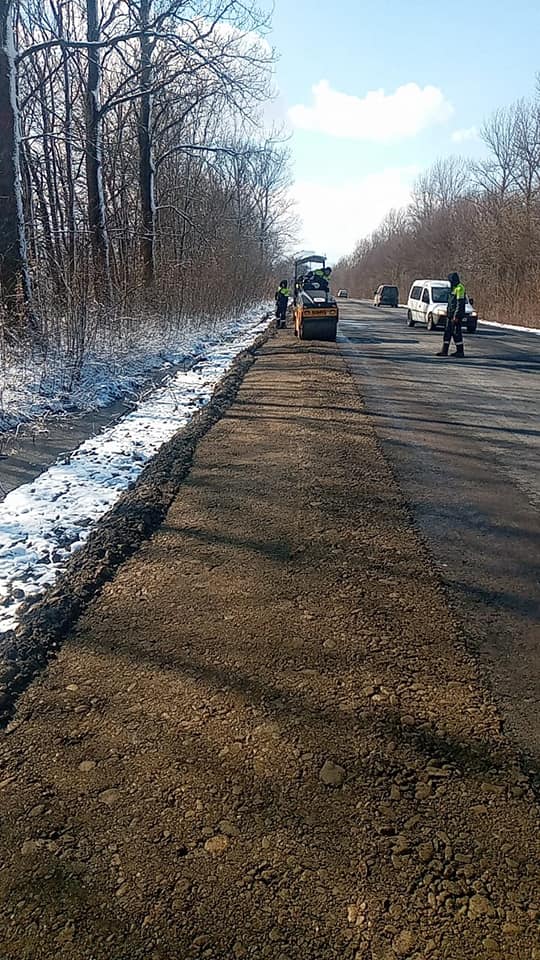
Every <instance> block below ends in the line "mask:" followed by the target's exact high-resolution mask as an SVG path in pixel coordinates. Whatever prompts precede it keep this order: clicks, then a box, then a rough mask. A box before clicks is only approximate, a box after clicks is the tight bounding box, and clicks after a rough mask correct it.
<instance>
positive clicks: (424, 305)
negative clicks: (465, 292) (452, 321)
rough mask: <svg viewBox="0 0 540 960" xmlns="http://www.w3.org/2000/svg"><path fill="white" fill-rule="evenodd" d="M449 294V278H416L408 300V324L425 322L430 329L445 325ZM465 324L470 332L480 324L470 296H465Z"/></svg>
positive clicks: (411, 325)
mask: <svg viewBox="0 0 540 960" xmlns="http://www.w3.org/2000/svg"><path fill="white" fill-rule="evenodd" d="M449 296H450V283H449V282H448V280H415V281H414V283H413V285H412V287H411V291H410V293H409V299H408V301H407V324H408V326H409V327H414V325H415V323H425V325H426V327H427V328H428V330H436V329H437V327H444V325H445V323H446V312H447V304H448V298H449ZM463 326H464V327H465V329H466V330H467V331H468V333H474V332H475V330H476V328H477V326H478V314H477V313H476V311H475V310H473V305H472V303H471V302H470V300H469V298H468V297H466V298H465V318H464V320H463Z"/></svg>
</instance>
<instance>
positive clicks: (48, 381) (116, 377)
mask: <svg viewBox="0 0 540 960" xmlns="http://www.w3.org/2000/svg"><path fill="white" fill-rule="evenodd" d="M225 329H226V330H227V329H229V326H228V325H226V326H225ZM221 330H222V326H221V324H220V325H219V326H218V325H217V324H215V323H210V322H209V321H205V320H200V321H195V320H188V321H185V322H184V323H183V324H182V326H181V328H180V329H178V328H175V327H173V326H172V325H161V326H160V324H159V323H156V322H154V321H150V322H149V324H148V327H147V328H146V329H145V335H144V337H143V338H141V337H140V335H139V333H138V330H137V331H136V332H134V333H133V335H130V334H129V332H128V331H124V333H123V335H122V336H119V337H117V338H115V337H112V338H111V337H104V338H103V341H102V342H100V341H97V342H96V343H95V344H94V345H93V347H92V348H89V349H88V350H87V351H86V353H85V357H84V361H83V363H82V366H81V368H80V370H79V369H77V367H76V364H75V362H74V361H70V359H69V355H68V353H67V352H66V350H65V348H63V347H60V348H57V349H56V350H53V349H49V351H48V352H47V355H46V357H43V356H42V355H41V354H40V353H39V352H38V353H36V355H34V356H32V355H24V356H23V357H21V358H20V359H19V360H17V359H11V360H10V361H4V364H3V366H2V369H1V370H0V433H2V432H3V431H6V430H13V429H14V428H15V427H17V426H18V425H19V424H22V423H28V422H30V421H32V420H37V419H39V418H49V417H59V416H62V415H64V414H66V413H72V412H74V411H78V412H81V413H88V412H90V411H92V410H99V409H101V408H103V407H108V406H109V405H110V404H111V403H114V402H115V401H117V400H120V399H123V398H125V397H127V398H131V397H133V396H134V395H135V394H136V392H137V391H138V389H140V387H142V386H143V385H145V383H147V381H148V378H149V377H150V376H151V375H152V373H155V371H156V370H160V369H161V370H163V369H166V368H167V367H168V366H176V365H178V364H180V363H182V362H183V361H184V360H188V359H190V358H192V357H195V356H198V355H199V354H200V353H201V352H203V351H204V350H205V349H206V348H207V347H208V344H209V343H219V341H220V340H221V337H222V334H221Z"/></svg>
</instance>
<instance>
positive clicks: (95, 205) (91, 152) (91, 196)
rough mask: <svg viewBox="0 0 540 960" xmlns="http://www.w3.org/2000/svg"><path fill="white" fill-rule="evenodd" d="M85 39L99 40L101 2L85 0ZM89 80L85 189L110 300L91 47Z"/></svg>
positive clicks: (91, 50) (96, 59)
mask: <svg viewBox="0 0 540 960" xmlns="http://www.w3.org/2000/svg"><path fill="white" fill-rule="evenodd" d="M86 27H87V32H86V37H87V40H88V43H89V44H97V43H98V42H99V40H100V22H99V0H86ZM87 58H88V70H87V77H86V144H85V147H86V186H87V191H88V224H89V229H90V243H91V247H92V259H93V263H94V272H95V289H96V293H97V295H98V297H103V296H105V298H106V299H110V297H111V268H110V255H109V237H108V234H107V223H106V213H105V196H104V190H103V131H102V116H101V103H100V94H101V52H100V49H99V47H98V46H89V47H88V52H87Z"/></svg>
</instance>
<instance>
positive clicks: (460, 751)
mask: <svg viewBox="0 0 540 960" xmlns="http://www.w3.org/2000/svg"><path fill="white" fill-rule="evenodd" d="M156 483H159V479H158V480H157V481H156ZM156 496H159V491H156ZM413 583H414V591H413V590H411V584H413ZM501 722H502V717H501V715H500V713H499V712H498V711H497V708H496V706H495V704H494V702H493V701H492V700H491V696H490V693H489V691H488V688H487V686H486V682H485V678H484V676H483V674H482V672H481V670H480V669H479V667H478V665H477V663H476V661H475V660H474V659H473V657H472V656H471V655H470V654H469V653H468V652H467V650H466V649H465V645H464V642H463V637H462V633H461V631H460V627H459V624H458V623H456V622H455V621H454V620H453V618H452V615H451V613H450V611H449V607H448V603H447V600H446V596H445V593H444V590H443V587H442V585H441V583H440V581H439V580H438V578H437V576H436V574H435V572H434V571H433V565H432V564H431V563H430V562H429V557H428V555H427V554H426V551H425V547H424V546H423V544H422V543H421V542H420V541H419V539H418V538H417V536H416V534H415V532H414V529H413V528H412V526H411V522H410V520H409V515H408V511H407V507H406V504H405V503H404V501H403V499H402V495H401V493H400V490H399V488H398V487H397V485H396V483H395V481H394V479H393V475H392V473H391V471H390V469H389V467H388V464H387V462H386V460H385V459H384V457H383V455H382V453H381V450H380V448H379V445H378V442H377V440H376V438H375V435H374V433H373V429H372V425H371V423H370V421H369V419H368V417H367V416H366V414H365V412H364V410H363V406H362V402H361V400H360V397H359V394H358V392H357V389H356V385H355V381H354V379H353V378H352V377H351V376H350V375H349V373H348V371H347V368H346V364H345V361H344V359H343V356H342V354H341V353H340V349H339V347H338V346H336V345H332V344H324V345H323V344H313V345H308V344H298V343H296V342H295V341H293V339H292V337H291V335H290V333H289V332H288V331H285V332H284V333H282V334H279V336H277V337H276V338H274V339H273V340H271V341H270V342H269V343H268V344H266V345H265V346H264V347H262V348H261V350H260V352H259V354H258V358H257V360H256V362H255V364H254V365H253V366H252V367H251V369H250V370H249V372H248V373H247V375H246V377H245V380H244V382H243V385H242V386H241V388H240V391H239V394H238V397H237V400H236V402H235V403H234V404H233V406H232V407H230V409H229V410H228V412H227V413H226V414H225V416H224V417H223V418H222V419H221V420H220V421H219V422H218V423H217V424H216V425H215V426H214V427H213V428H212V429H211V431H210V433H208V434H207V435H206V437H204V438H203V439H202V440H201V441H200V443H199V445H198V448H197V452H196V455H195V460H194V464H193V468H192V470H191V472H190V474H189V476H188V477H187V479H186V480H185V482H184V483H183V485H182V486H181V487H180V489H179V492H178V493H177V495H176V497H175V499H174V502H173V503H172V505H171V507H170V509H169V512H168V515H167V517H166V519H165V521H164V523H163V524H162V525H161V527H160V528H159V529H158V531H157V532H156V533H155V535H154V536H153V537H152V538H151V539H150V540H148V541H147V542H146V543H143V544H142V546H141V547H140V549H139V550H138V552H137V553H135V554H134V555H133V556H132V557H131V558H130V559H128V560H127V561H126V562H125V564H124V565H123V566H122V567H121V568H120V569H119V571H118V572H117V573H116V576H115V577H114V578H113V579H112V580H111V581H110V582H109V583H108V584H107V585H106V586H105V587H104V588H103V590H102V592H101V594H100V595H99V596H97V597H96V598H95V599H94V600H93V601H92V602H91V603H90V604H89V606H88V607H87V609H86V611H85V613H84V614H83V616H82V617H81V619H80V620H79V622H78V624H77V626H76V628H75V629H74V630H73V632H72V634H71V635H70V636H69V637H66V638H65V642H64V644H63V647H62V649H61V651H60V653H59V656H58V659H57V660H56V661H54V662H52V663H51V664H50V666H49V668H48V669H47V671H46V672H45V673H43V674H42V675H41V677H40V678H38V679H36V680H35V681H34V682H33V683H32V684H31V685H30V686H29V688H28V689H27V690H26V692H25V693H24V694H23V695H22V697H21V698H20V700H19V704H18V709H17V712H16V715H15V719H14V720H13V721H12V722H11V724H10V726H9V727H8V728H7V731H6V732H5V733H4V734H3V735H2V738H1V741H0V764H1V766H0V797H1V802H2V820H1V826H0V862H1V870H0V903H1V907H0V929H1V930H2V938H1V944H0V955H1V956H2V960H52V958H77V960H91V958H92V960H143V958H144V960H188V958H208V960H211V958H213V960H233V958H234V960H238V958H244V957H253V958H257V960H259V958H261V957H268V958H271V960H300V958H302V960H329V958H357V960H396V958H401V957H408V958H414V960H428V958H436V960H442V958H448V960H488V958H496V957H500V958H501V960H502V958H504V960H539V957H540V953H539V950H538V945H537V944H538V940H537V932H538V919H539V916H540V912H539V903H538V888H539V884H538V881H539V879H540V877H539V875H538V862H539V857H538V856H537V853H538V849H537V843H538V829H537V828H538V820H537V813H538V808H537V806H536V804H535V799H534V794H533V791H532V789H531V786H530V783H529V780H528V778H527V775H526V774H525V773H524V772H523V770H522V768H521V765H520V757H519V755H518V754H517V753H516V752H515V751H514V747H513V746H512V744H511V743H510V741H507V740H506V738H505V737H504V735H503V734H502V733H501Z"/></svg>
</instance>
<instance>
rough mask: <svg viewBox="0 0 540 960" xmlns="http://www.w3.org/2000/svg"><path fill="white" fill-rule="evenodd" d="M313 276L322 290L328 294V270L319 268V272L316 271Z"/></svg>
mask: <svg viewBox="0 0 540 960" xmlns="http://www.w3.org/2000/svg"><path fill="white" fill-rule="evenodd" d="M313 276H314V278H315V280H316V281H317V283H318V284H319V286H320V288H321V290H325V291H326V292H328V278H327V276H326V270H325V269H324V267H319V269H318V270H315V272H314V274H313Z"/></svg>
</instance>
